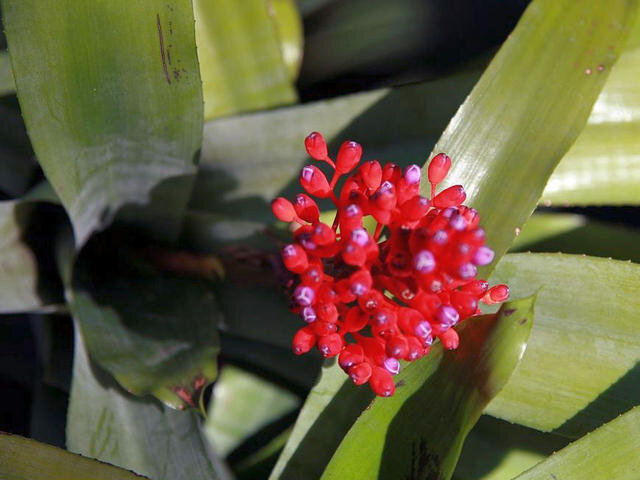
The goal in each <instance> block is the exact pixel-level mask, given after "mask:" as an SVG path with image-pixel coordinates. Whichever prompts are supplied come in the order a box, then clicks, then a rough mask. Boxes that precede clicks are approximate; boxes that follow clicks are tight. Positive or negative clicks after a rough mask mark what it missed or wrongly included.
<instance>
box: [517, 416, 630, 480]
mask: <svg viewBox="0 0 640 480" xmlns="http://www.w3.org/2000/svg"><path fill="white" fill-rule="evenodd" d="M639 450H640V407H636V408H634V409H633V410H631V411H629V412H627V413H625V414H624V415H621V416H620V417H618V418H616V419H615V420H613V421H611V422H609V423H607V424H606V425H604V426H602V427H600V428H598V429H597V430H595V431H593V432H591V433H589V434H588V435H585V436H584V437H582V438H581V439H580V440H578V441H576V442H574V443H572V444H571V445H569V446H567V447H565V448H563V449H562V450H560V451H559V452H557V453H555V454H553V455H552V456H551V457H549V458H548V459H547V460H545V461H543V462H541V463H540V464H538V465H536V466H535V467H534V468H532V469H531V470H529V471H527V472H525V473H523V474H522V475H520V476H518V477H517V479H518V480H536V479H538V480H549V479H551V480H561V479H574V478H575V479H578V478H588V479H589V480H611V479H614V478H615V479H616V480H635V479H637V478H638V473H639V472H640V456H639V455H638V451H639Z"/></svg>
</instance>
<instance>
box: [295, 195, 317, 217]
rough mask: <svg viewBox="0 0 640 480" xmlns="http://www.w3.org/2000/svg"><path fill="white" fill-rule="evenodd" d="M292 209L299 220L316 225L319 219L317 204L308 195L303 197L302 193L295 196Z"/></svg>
mask: <svg viewBox="0 0 640 480" xmlns="http://www.w3.org/2000/svg"><path fill="white" fill-rule="evenodd" d="M293 208H294V209H295V211H296V213H297V214H298V216H299V217H300V218H301V219H303V220H305V221H307V222H309V223H316V222H317V221H318V220H319V218H320V209H319V208H318V204H317V203H316V202H315V201H314V200H313V199H312V198H311V197H310V196H309V195H305V194H304V193H299V194H298V195H296V199H295V201H294V202H293Z"/></svg>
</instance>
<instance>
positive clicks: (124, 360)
mask: <svg viewBox="0 0 640 480" xmlns="http://www.w3.org/2000/svg"><path fill="white" fill-rule="evenodd" d="M65 254H66V255H67V256H66V258H69V256H70V253H69V252H68V250H67V252H65V251H63V250H62V249H61V252H60V258H61V259H60V262H61V264H62V265H66V264H68V263H67V262H68V261H66V260H65ZM167 255H169V256H170V255H173V252H167V251H163V250H158V249H154V248H152V247H149V246H146V245H145V246H137V247H132V246H130V245H126V244H122V239H121V238H119V237H118V236H117V235H106V234H103V235H98V236H95V237H94V238H93V239H92V240H91V242H90V243H88V244H87V246H86V247H85V248H83V250H82V251H81V253H80V256H79V257H78V260H77V262H75V264H74V265H73V266H72V268H73V272H72V277H70V276H69V273H67V275H65V282H66V297H67V301H68V303H69V307H70V309H71V313H72V314H73V316H74V318H75V319H76V320H77V321H78V326H79V328H80V330H81V332H82V335H83V337H84V341H85V342H86V345H87V348H88V349H89V352H90V353H91V358H92V359H93V360H95V361H97V362H98V363H99V364H100V366H102V367H103V368H104V369H105V370H107V371H108V372H109V373H111V374H112V375H113V376H114V377H115V379H116V380H117V381H118V382H119V383H120V384H121V385H122V386H123V387H124V388H125V389H126V390H128V391H129V392H131V393H134V394H136V395H144V394H152V395H154V396H155V397H157V398H158V399H160V400H161V401H163V402H164V403H165V404H167V405H169V406H172V407H174V408H179V409H182V408H186V407H192V408H200V409H201V410H202V405H201V400H202V394H203V391H204V388H205V387H206V386H207V385H208V384H209V383H211V382H212V381H213V379H215V377H216V375H217V365H216V357H217V353H218V350H219V337H218V323H219V320H220V315H219V310H218V307H217V302H216V300H215V298H214V295H213V292H212V290H211V285H210V283H209V282H207V281H205V280H202V279H199V278H194V277H190V276H187V275H184V274H182V273H181V272H176V271H172V270H171V269H167V268H165V267H164V266H163V265H164V264H163V263H162V262H161V261H160V260H159V259H163V258H166V256H167ZM171 258H173V257H171ZM177 258H178V259H179V258H180V257H177Z"/></svg>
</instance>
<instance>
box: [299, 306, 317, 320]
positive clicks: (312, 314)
mask: <svg viewBox="0 0 640 480" xmlns="http://www.w3.org/2000/svg"><path fill="white" fill-rule="evenodd" d="M316 318H317V317H316V311H315V310H314V309H313V307H304V308H303V309H302V319H303V320H304V321H305V322H307V323H313V322H315V321H316Z"/></svg>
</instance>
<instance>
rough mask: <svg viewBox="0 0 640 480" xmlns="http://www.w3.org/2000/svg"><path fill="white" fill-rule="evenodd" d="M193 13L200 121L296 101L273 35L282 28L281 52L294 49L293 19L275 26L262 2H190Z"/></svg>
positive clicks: (199, 0) (281, 55)
mask: <svg viewBox="0 0 640 480" xmlns="http://www.w3.org/2000/svg"><path fill="white" fill-rule="evenodd" d="M285 8H286V7H285ZM194 10H195V14H196V40H197V44H198V56H199V59H200V69H201V72H202V83H203V87H202V88H203V92H204V100H205V118H206V119H211V118H214V117H219V116H222V115H228V114H231V113H237V112H242V111H246V110H259V109H263V108H268V107H273V106H276V105H283V104H287V103H293V102H295V101H296V99H297V97H296V92H295V89H294V87H293V84H292V82H291V80H290V77H289V72H288V70H287V66H288V65H287V64H285V60H284V59H283V53H284V52H283V51H281V39H280V37H279V34H280V32H281V31H282V28H284V31H285V32H287V34H286V37H285V38H286V40H284V38H283V44H284V46H283V48H291V44H294V45H295V43H296V42H295V40H293V39H292V36H291V35H290V34H289V33H288V32H289V31H290V30H289V29H295V27H294V26H293V25H294V24H295V22H298V23H299V22H300V19H299V18H297V16H296V15H294V14H291V13H290V12H288V13H289V15H288V17H287V18H280V21H281V22H282V25H277V24H276V22H275V21H274V18H273V17H275V15H276V11H275V10H271V7H270V2H267V1H266V0H243V1H242V2H238V1H236V0H196V1H195V2H194ZM278 26H281V27H282V28H281V29H280V31H279V30H278ZM293 37H295V34H294V35H293ZM300 41H301V40H300ZM293 48H295V46H294V47H293ZM294 56H295V54H294ZM294 62H295V61H294ZM288 63H289V64H291V62H290V61H289V62H288Z"/></svg>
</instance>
